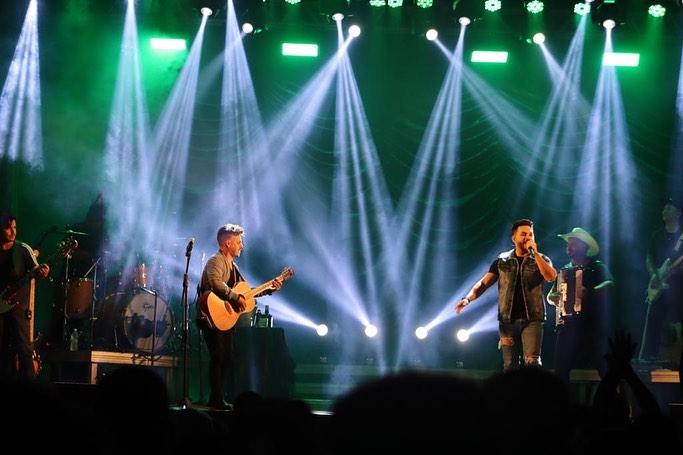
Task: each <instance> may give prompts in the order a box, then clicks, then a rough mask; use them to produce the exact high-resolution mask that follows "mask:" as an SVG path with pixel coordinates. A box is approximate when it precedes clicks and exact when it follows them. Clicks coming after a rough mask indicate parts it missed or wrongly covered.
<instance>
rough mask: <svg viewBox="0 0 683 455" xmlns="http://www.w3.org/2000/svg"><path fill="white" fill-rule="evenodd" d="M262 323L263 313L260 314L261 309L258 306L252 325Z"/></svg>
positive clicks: (259, 325) (257, 325)
mask: <svg viewBox="0 0 683 455" xmlns="http://www.w3.org/2000/svg"><path fill="white" fill-rule="evenodd" d="M262 324H263V315H261V310H260V309H259V308H257V309H256V313H254V323H253V324H252V326H254V327H257V328H258V327H261V326H262Z"/></svg>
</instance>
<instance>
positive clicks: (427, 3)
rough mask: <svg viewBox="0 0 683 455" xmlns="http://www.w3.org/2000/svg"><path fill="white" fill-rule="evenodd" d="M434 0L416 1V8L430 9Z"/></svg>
mask: <svg viewBox="0 0 683 455" xmlns="http://www.w3.org/2000/svg"><path fill="white" fill-rule="evenodd" d="M433 4H434V0H417V6H419V7H420V8H431V7H432V5H433Z"/></svg>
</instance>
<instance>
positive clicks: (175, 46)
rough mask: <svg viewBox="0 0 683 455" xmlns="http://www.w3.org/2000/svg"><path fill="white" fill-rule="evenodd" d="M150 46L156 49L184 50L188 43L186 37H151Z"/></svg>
mask: <svg viewBox="0 0 683 455" xmlns="http://www.w3.org/2000/svg"><path fill="white" fill-rule="evenodd" d="M149 47H150V48H151V49H153V50H155V51H184V50H186V49H187V43H186V42H185V40H184V39H178V38H151V39H150V40H149Z"/></svg>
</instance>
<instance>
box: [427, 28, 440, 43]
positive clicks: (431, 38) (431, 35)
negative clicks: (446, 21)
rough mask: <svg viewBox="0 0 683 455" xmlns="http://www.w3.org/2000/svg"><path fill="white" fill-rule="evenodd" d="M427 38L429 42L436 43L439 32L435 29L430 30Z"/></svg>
mask: <svg viewBox="0 0 683 455" xmlns="http://www.w3.org/2000/svg"><path fill="white" fill-rule="evenodd" d="M425 36H426V37H427V39H428V40H429V41H434V40H435V39H437V38H438V37H439V32H437V31H436V30H434V29H433V28H430V29H429V30H427V33H425Z"/></svg>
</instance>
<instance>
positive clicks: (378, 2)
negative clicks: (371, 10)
mask: <svg viewBox="0 0 683 455" xmlns="http://www.w3.org/2000/svg"><path fill="white" fill-rule="evenodd" d="M370 6H376V7H377V8H379V7H382V6H387V0H370Z"/></svg>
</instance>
